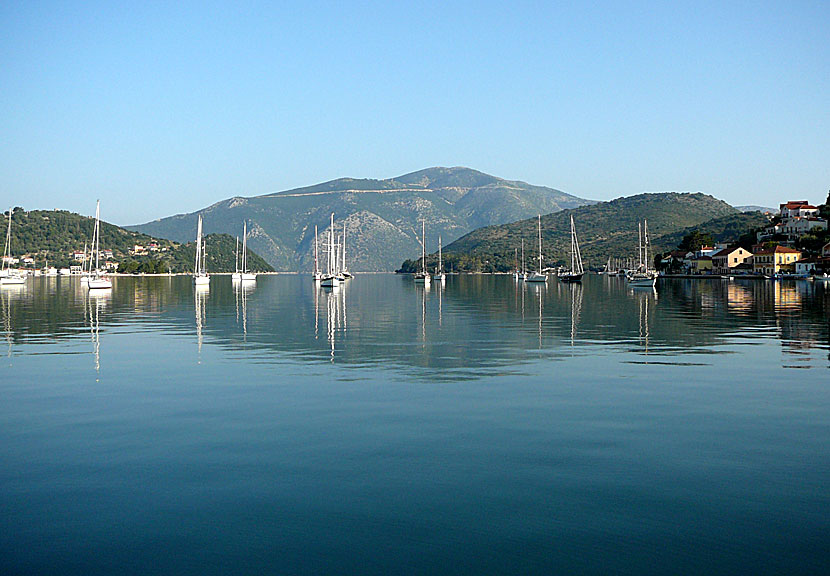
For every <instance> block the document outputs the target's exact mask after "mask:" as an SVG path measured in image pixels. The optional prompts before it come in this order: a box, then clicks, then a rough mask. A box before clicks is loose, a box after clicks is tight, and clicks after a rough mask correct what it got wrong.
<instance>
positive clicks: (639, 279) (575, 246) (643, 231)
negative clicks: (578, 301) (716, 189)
mask: <svg viewBox="0 0 830 576" xmlns="http://www.w3.org/2000/svg"><path fill="white" fill-rule="evenodd" d="M538 222H539V256H538V261H539V265H538V268H537V269H536V270H535V271H533V272H527V271H526V270H525V265H524V263H525V255H524V252H525V245H524V239H522V260H521V267H519V251H518V248H517V249H516V270H515V271H514V272H513V278H514V279H516V280H517V281H520V280H523V281H525V282H547V281H548V271H550V269H546V268H544V267H543V261H544V256H543V254H542V216H541V214H540V215H539V219H538ZM637 229H638V236H639V243H638V246H637V260H638V264H637V266H636V267H633V268H630V269H628V270H622V271H620V273H619V274H609V275H620V276H625V277H626V280H627V282H628V285H629V286H631V287H633V288H637V287H643V288H653V287H654V286H655V284H656V282H657V271H656V270H653V269H651V268H650V266H649V263H650V262H651V256H650V246H651V244H650V241H649V235H648V221H643V222H642V223H638V224H637ZM570 256H571V266H570V268H558V269H555V270H554V272H555V276H556V277H557V278H559V280H560V281H561V282H566V283H574V282H582V277H583V276H584V275H585V268H584V267H583V265H582V253H581V252H580V250H579V238H578V237H577V234H576V225H575V224H574V218H573V216H571V251H570Z"/></svg>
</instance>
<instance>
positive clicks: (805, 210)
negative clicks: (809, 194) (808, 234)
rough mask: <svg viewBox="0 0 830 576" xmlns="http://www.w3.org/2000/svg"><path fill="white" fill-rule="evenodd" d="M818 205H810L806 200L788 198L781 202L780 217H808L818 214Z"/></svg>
mask: <svg viewBox="0 0 830 576" xmlns="http://www.w3.org/2000/svg"><path fill="white" fill-rule="evenodd" d="M818 212H819V210H818V207H817V206H813V205H811V204H810V203H809V202H807V201H806V200H790V201H789V202H786V203H785V204H781V209H780V215H781V219H782V220H783V219H785V218H809V217H817V216H818Z"/></svg>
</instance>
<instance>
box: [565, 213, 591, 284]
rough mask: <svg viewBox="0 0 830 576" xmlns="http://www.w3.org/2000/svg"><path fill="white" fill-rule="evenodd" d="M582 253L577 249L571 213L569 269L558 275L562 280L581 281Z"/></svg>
mask: <svg viewBox="0 0 830 576" xmlns="http://www.w3.org/2000/svg"><path fill="white" fill-rule="evenodd" d="M584 273H585V270H584V269H583V268H582V253H581V252H580V251H579V240H578V239H577V237H576V226H575V225H574V217H573V215H571V269H570V270H568V271H567V272H564V273H562V274H560V275H559V279H560V280H561V281H562V282H582V275H583V274H584Z"/></svg>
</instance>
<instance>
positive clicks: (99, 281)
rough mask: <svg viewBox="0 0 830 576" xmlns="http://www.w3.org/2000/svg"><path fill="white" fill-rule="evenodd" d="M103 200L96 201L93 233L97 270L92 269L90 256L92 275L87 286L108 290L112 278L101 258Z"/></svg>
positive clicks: (93, 248)
mask: <svg viewBox="0 0 830 576" xmlns="http://www.w3.org/2000/svg"><path fill="white" fill-rule="evenodd" d="M100 243H101V201H100V200H98V201H97V202H96V203H95V230H94V232H93V233H92V253H93V254H94V255H95V270H94V271H93V270H92V257H91V256H90V260H89V265H90V276H89V282H87V288H89V289H90V290H106V289H108V288H112V280H110V279H109V278H107V276H106V275H105V274H104V272H103V270H101V268H100V264H101V263H100V259H101V250H100Z"/></svg>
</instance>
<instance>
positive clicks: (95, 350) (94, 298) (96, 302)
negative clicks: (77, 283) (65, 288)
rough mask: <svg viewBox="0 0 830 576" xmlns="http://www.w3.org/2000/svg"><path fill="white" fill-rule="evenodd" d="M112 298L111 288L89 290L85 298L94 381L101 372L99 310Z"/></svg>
mask: <svg viewBox="0 0 830 576" xmlns="http://www.w3.org/2000/svg"><path fill="white" fill-rule="evenodd" d="M111 299H112V290H109V289H103V290H90V291H89V297H88V298H87V299H86V300H85V302H87V303H88V307H87V319H88V321H89V335H90V340H91V341H92V355H93V357H94V358H95V373H96V382H97V381H98V377H99V376H100V373H101V311H102V310H104V309H105V308H106V307H107V306H108V305H109V302H110V300H111Z"/></svg>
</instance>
